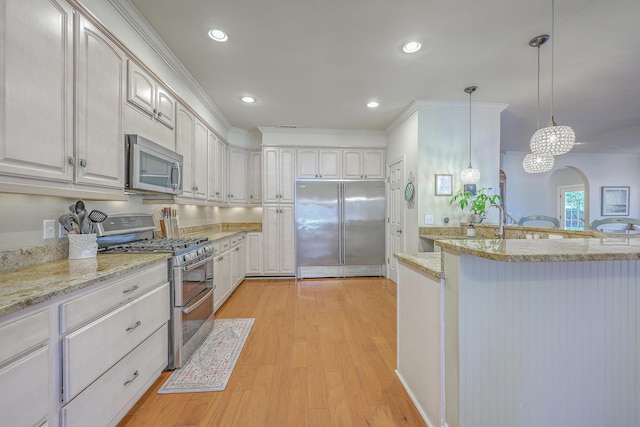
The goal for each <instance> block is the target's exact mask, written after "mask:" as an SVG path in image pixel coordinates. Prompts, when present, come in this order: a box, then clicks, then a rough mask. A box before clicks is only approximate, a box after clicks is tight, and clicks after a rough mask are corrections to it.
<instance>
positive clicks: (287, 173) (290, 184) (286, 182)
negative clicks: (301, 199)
mask: <svg viewBox="0 0 640 427" xmlns="http://www.w3.org/2000/svg"><path fill="white" fill-rule="evenodd" d="M278 160H279V187H280V189H279V193H280V197H279V202H280V203H293V199H294V188H295V184H296V170H295V164H296V163H295V150H294V149H293V148H281V149H280V155H279V158H278Z"/></svg>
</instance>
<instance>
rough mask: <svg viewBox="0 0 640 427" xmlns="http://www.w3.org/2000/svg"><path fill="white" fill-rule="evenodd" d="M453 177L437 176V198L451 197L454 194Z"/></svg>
mask: <svg viewBox="0 0 640 427" xmlns="http://www.w3.org/2000/svg"><path fill="white" fill-rule="evenodd" d="M452 187H453V175H449V174H436V196H451V195H452V194H453V188H452Z"/></svg>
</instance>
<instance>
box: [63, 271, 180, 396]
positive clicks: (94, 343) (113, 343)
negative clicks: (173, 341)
mask: <svg viewBox="0 0 640 427" xmlns="http://www.w3.org/2000/svg"><path fill="white" fill-rule="evenodd" d="M168 320H169V284H168V283H165V284H164V285H162V286H160V287H159V288H157V289H154V290H152V291H151V292H149V293H147V294H145V295H143V296H142V297H140V298H138V299H136V300H134V301H132V302H130V303H128V304H126V305H124V306H122V307H120V308H119V309H117V310H115V311H113V312H111V313H109V314H107V315H106V316H104V317H101V318H100V319H97V320H96V321H94V322H92V323H90V324H88V325H87V326H85V327H83V328H81V329H79V330H77V331H75V332H73V333H71V334H69V335H68V336H66V337H63V338H62V369H63V372H62V378H63V384H64V401H65V402H68V401H69V400H71V399H72V398H73V397H74V396H76V395H77V394H78V393H80V392H81V391H82V390H83V389H84V388H85V387H87V386H88V385H89V384H91V383H92V382H93V381H94V380H95V379H96V378H98V377H99V376H100V375H102V374H103V373H104V372H105V371H106V370H107V369H109V368H111V366H113V365H114V364H115V363H116V362H117V361H118V360H120V359H121V358H122V357H124V355H126V354H127V353H129V352H130V351H131V349H132V348H134V347H135V346H137V345H138V344H140V343H141V342H142V341H144V340H145V339H146V338H147V337H148V336H149V335H151V333H152V332H153V331H155V330H156V329H158V328H159V327H160V326H162V324H163V323H166V322H167V321H168ZM167 339H168V338H167Z"/></svg>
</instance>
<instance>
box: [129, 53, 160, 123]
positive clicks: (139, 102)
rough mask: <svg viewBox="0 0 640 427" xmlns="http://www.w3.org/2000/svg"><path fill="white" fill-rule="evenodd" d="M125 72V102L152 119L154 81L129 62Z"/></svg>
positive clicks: (153, 113)
mask: <svg viewBox="0 0 640 427" xmlns="http://www.w3.org/2000/svg"><path fill="white" fill-rule="evenodd" d="M127 71H128V72H127V101H129V103H130V104H133V105H135V106H136V107H138V108H139V109H140V110H142V111H144V112H145V113H147V114H148V115H149V116H150V117H153V116H154V115H155V110H156V83H155V81H154V80H153V78H152V77H151V76H150V75H149V74H147V72H146V71H144V70H143V69H142V68H140V67H139V66H138V65H137V64H136V63H135V62H133V61H131V60H129V61H128V65H127Z"/></svg>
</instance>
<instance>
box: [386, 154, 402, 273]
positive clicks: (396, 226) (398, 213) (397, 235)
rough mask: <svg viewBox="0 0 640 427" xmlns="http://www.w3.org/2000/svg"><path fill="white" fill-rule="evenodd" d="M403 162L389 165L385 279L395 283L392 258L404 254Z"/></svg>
mask: <svg viewBox="0 0 640 427" xmlns="http://www.w3.org/2000/svg"><path fill="white" fill-rule="evenodd" d="M404 184H405V182H404V160H399V161H397V162H395V163H392V164H391V165H389V198H388V199H387V200H388V203H389V206H388V209H387V212H389V220H388V225H389V227H388V228H387V233H388V236H387V242H389V243H388V245H389V247H388V249H389V250H388V252H387V254H388V255H387V257H388V259H387V264H388V268H387V277H388V278H389V279H390V280H393V281H394V282H396V283H397V281H398V261H397V260H396V259H395V258H394V257H393V254H394V253H396V252H404V206H405V200H404Z"/></svg>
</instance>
